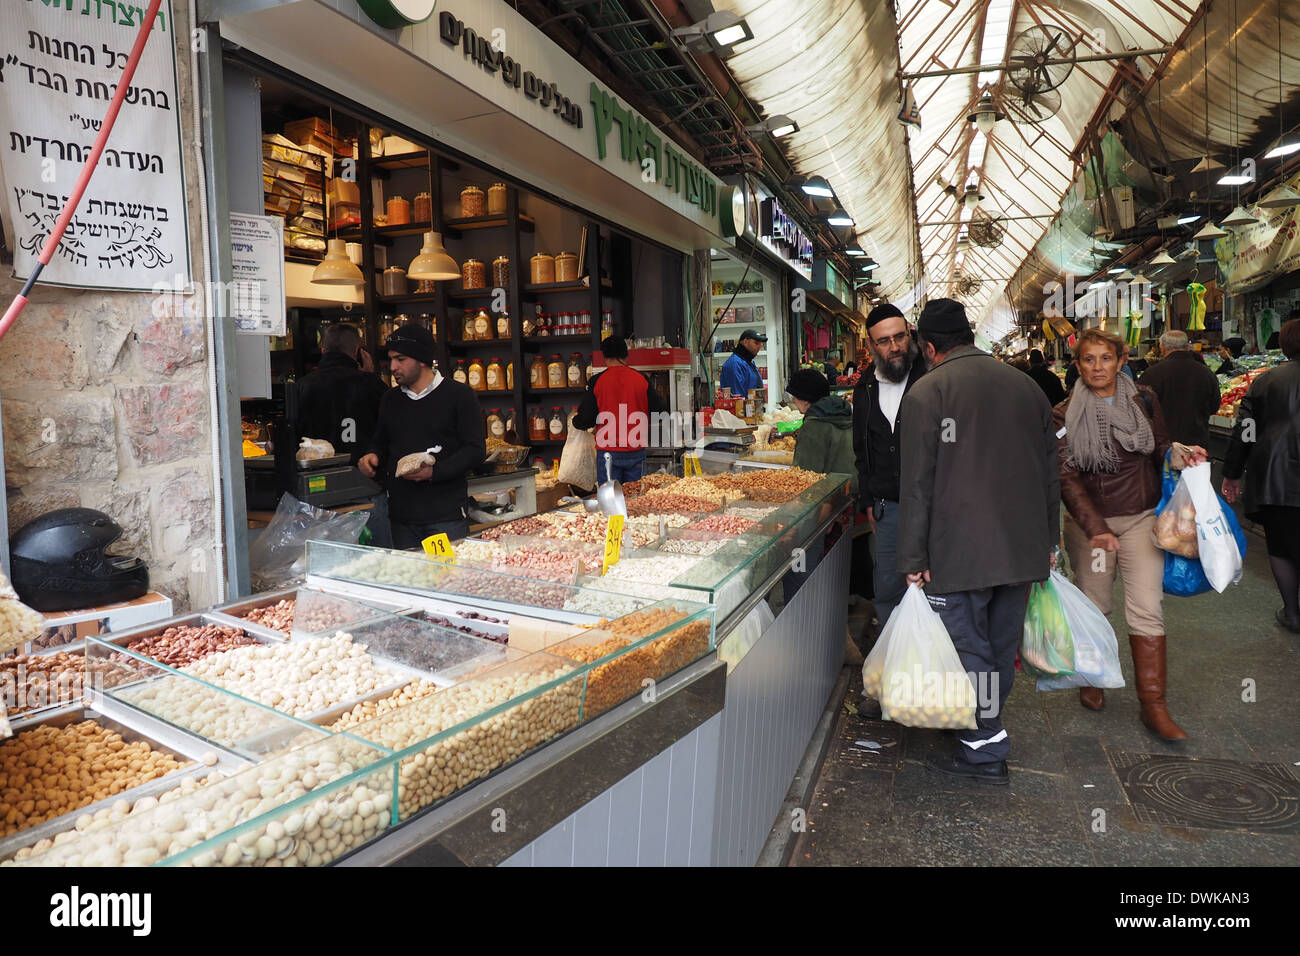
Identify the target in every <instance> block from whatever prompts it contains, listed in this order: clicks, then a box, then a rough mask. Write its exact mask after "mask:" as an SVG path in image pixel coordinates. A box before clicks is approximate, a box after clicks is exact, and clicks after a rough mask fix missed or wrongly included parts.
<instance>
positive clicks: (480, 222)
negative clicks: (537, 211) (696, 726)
mask: <svg viewBox="0 0 1300 956" xmlns="http://www.w3.org/2000/svg"><path fill="white" fill-rule="evenodd" d="M508 225H510V220H509V219H508V218H507V217H505V216H469V217H464V216H458V217H456V218H454V219H444V220H443V221H442V231H443V233H444V234H446V233H450V234H451V235H453V236H459V235H460V234H461V233H462V232H469V231H472V230H475V229H501V228H504V227H506V226H508ZM533 226H534V222H533V218H532V217H531V216H525V215H522V214H521V215H520V216H519V228H520V229H521V230H523V231H524V232H532V230H533Z"/></svg>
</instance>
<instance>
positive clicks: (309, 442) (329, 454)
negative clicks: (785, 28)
mask: <svg viewBox="0 0 1300 956" xmlns="http://www.w3.org/2000/svg"><path fill="white" fill-rule="evenodd" d="M293 457H294V458H296V459H297V460H298V461H317V460H319V459H321V458H333V457H334V446H333V445H331V444H330V443H329V442H327V441H326V440H325V439H323V438H304V439H303V440H302V441H301V442H299V443H298V451H297V452H295V453H294V456H293Z"/></svg>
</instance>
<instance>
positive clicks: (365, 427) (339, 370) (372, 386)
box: [298, 352, 388, 465]
mask: <svg viewBox="0 0 1300 956" xmlns="http://www.w3.org/2000/svg"><path fill="white" fill-rule="evenodd" d="M386 391H388V387H387V386H386V385H384V383H383V382H382V381H381V380H380V378H379V376H377V375H372V374H370V373H369V372H363V371H361V369H359V368H358V367H357V363H356V362H355V361H353V360H352V359H350V358H348V357H347V356H346V355H341V354H339V353H338V352H326V353H325V355H324V357H322V358H321V360H320V365H319V366H317V368H316V371H314V372H312V373H311V374H309V375H304V376H303V378H302V381H301V382H299V383H298V434H299V435H301V436H302V437H303V438H324V439H325V440H326V441H328V442H329V443H330V444H331V445H333V446H334V450H335V451H337V452H338V453H339V454H340V455H342V454H348V455H351V456H352V463H353V464H354V465H355V464H356V462H357V459H358V458H360V457H361V456H362V455H364V454H365V453H366V450H367V449H368V448H369V447H370V439H371V437H372V436H373V435H374V433H375V421H376V420H377V419H378V417H379V401H380V399H382V398H383V397H384V392H386ZM345 435H346V436H347V437H350V438H351V439H352V440H351V441H344V440H343V439H344V437H345Z"/></svg>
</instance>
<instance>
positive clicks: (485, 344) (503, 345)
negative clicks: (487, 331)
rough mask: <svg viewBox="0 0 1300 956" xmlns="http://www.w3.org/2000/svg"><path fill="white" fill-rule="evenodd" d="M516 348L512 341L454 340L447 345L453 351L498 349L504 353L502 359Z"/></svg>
mask: <svg viewBox="0 0 1300 956" xmlns="http://www.w3.org/2000/svg"><path fill="white" fill-rule="evenodd" d="M513 346H514V343H513V342H512V341H511V340H510V339H475V340H474V341H472V342H466V341H465V340H464V339H452V340H451V341H449V342H448V343H447V347H448V348H452V349H479V348H498V349H500V350H501V351H502V355H501V357H502V358H505V357H506V356H505V354H504V353H506V352H509V351H510V349H511V348H512V347H513Z"/></svg>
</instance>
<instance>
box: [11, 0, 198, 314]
mask: <svg viewBox="0 0 1300 956" xmlns="http://www.w3.org/2000/svg"><path fill="white" fill-rule="evenodd" d="M143 19H144V8H143V6H137V5H135V4H134V3H114V2H112V0H59V2H50V0H44V2H32V0H4V2H3V3H0V135H2V136H3V137H4V139H3V140H0V172H2V173H3V175H2V176H0V179H2V180H3V183H4V193H5V196H4V206H5V210H6V212H7V214H8V215H7V225H8V227H9V229H10V230H11V231H12V233H13V236H12V237H11V244H12V246H13V248H14V274H15V275H16V276H17V277H18V278H22V279H25V278H27V277H28V276H29V275H31V273H32V271H33V270H34V269H35V267H36V263H37V259H38V257H39V255H40V251H41V248H42V247H43V246H44V244H45V241H46V239H47V238H48V237H49V235H50V233H51V232H52V231H53V229H54V224H55V222H56V221H57V220H58V217H59V214H60V212H61V211H62V209H63V207H64V205H65V204H66V202H67V199H68V195H69V194H70V193H71V192H72V189H73V185H74V184H75V183H76V181H77V177H78V176H79V175H80V174H81V170H82V167H83V165H84V162H85V160H86V159H87V158H89V156H90V152H91V148H92V147H93V146H94V143H95V138H96V136H98V134H99V130H100V127H101V125H102V123H103V120H104V114H105V113H106V112H107V110H108V104H109V101H110V100H111V99H112V98H113V94H114V93H115V92H116V90H117V85H118V83H119V82H120V81H121V78H122V70H123V67H124V66H125V65H126V61H127V57H128V56H129V55H130V52H131V47H132V45H133V44H134V43H135V39H136V36H137V35H138V33H139V32H140V24H141V21H142V20H143ZM174 30H175V22H174V21H173V20H172V15H171V4H170V3H169V2H167V0H164V2H163V4H162V6H161V7H160V8H159V11H158V16H157V18H156V19H155V21H154V25H153V29H152V31H151V33H150V36H149V39H148V42H147V43H146V44H145V47H144V55H143V56H142V57H141V59H140V64H139V66H138V68H137V69H136V72H135V76H134V77H133V78H132V83H131V86H130V88H129V89H128V90H127V92H126V98H125V100H124V101H123V104H122V110H121V112H120V113H119V114H118V117H117V123H116V124H115V125H114V127H113V130H112V132H111V133H110V134H109V138H108V143H107V145H106V147H105V149H104V152H103V155H102V156H101V157H100V161H99V165H98V166H97V167H96V169H95V173H94V175H93V176H92V177H91V180H90V184H89V186H88V187H87V189H86V192H85V195H84V196H83V197H82V199H81V203H80V205H79V206H78V207H77V210H76V214H75V215H74V216H73V217H72V219H71V221H70V222H69V224H68V228H67V231H66V232H65V233H64V235H63V240H62V242H60V243H59V247H58V249H57V250H56V251H55V253H54V256H53V257H52V258H51V259H50V263H49V265H47V266H46V267H45V270H44V271H43V272H42V273H41V279H40V281H41V282H42V283H47V284H50V285H63V286H73V287H79V288H95V289H114V290H123V291H143V292H149V291H153V290H154V289H155V288H156V287H158V286H159V285H162V284H165V285H167V286H172V285H173V284H181V285H184V284H186V283H188V281H189V272H190V257H189V229H188V225H187V222H186V206H185V175H184V169H183V168H182V165H181V137H180V103H179V101H178V98H177V95H176V55H175V42H176V38H175V34H174ZM178 280H179V282H178Z"/></svg>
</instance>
